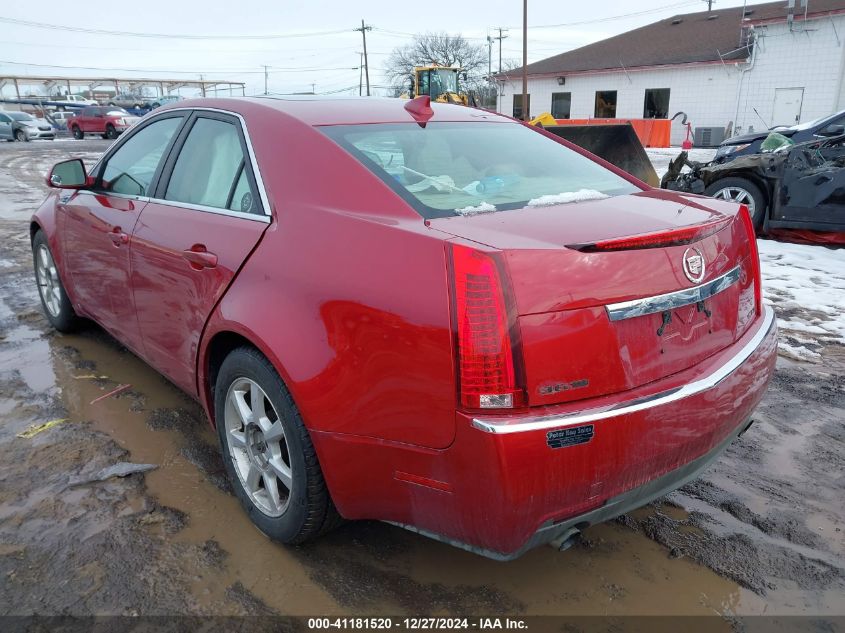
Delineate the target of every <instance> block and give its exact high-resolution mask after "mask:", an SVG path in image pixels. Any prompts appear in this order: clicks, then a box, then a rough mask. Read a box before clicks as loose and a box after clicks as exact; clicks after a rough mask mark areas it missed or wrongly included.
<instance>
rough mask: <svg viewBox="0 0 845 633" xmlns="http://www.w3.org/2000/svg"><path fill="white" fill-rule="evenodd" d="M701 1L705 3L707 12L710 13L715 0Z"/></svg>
mask: <svg viewBox="0 0 845 633" xmlns="http://www.w3.org/2000/svg"><path fill="white" fill-rule="evenodd" d="M703 2H706V3H707V12H708V13H710V12H711V11H712V10H713V3H714V2H716V0H703Z"/></svg>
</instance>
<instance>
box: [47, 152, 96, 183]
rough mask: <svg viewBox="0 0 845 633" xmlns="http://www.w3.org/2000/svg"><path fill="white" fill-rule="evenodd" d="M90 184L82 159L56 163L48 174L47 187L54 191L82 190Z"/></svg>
mask: <svg viewBox="0 0 845 633" xmlns="http://www.w3.org/2000/svg"><path fill="white" fill-rule="evenodd" d="M87 184H88V174H87V173H86V172H85V164H84V163H83V162H82V159H81V158H73V159H71V160H66V161H62V162H61V163H56V164H55V165H53V168H52V169H51V170H50V173H49V174H47V186H48V187H52V188H53V189H82V188H83V187H84V186H85V185H87Z"/></svg>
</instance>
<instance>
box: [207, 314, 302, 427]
mask: <svg viewBox="0 0 845 633" xmlns="http://www.w3.org/2000/svg"><path fill="white" fill-rule="evenodd" d="M240 347H249V348H252V349H254V350H256V351H257V352H258V353H259V354H261V355H262V356H264V358H266V359H267V361H268V362H269V363H270V364H271V365H272V366H273V368H274V369H275V370H276V373H277V374H279V377H280V378H281V379H282V382H283V383H284V384H285V386H286V387H287V389H288V391H290V389H291V384H290V380H289V377H288V375H287V372H285V371H284V368H283V367H281V366H280V363H279V361H278V359H276V358H275V357H274V356H273V354H271V353H268V351H267V349H266V347H265V346H264V345H262V344H261V343H259V342H257V341H256V340H254V339H253V337H251V336H248V335H246V334H244V333H242V332H236V331H235V330H232V329H221V330H219V331H217V332H215V333H214V334H212V335H211V337H210V338H209V340H208V343H205V344H203V346H202V347H201V354H202V356H201V358H200V365H199V367H198V369H199V375H198V379H199V382H200V384H199V385H198V387H199V390H198V391H199V394H200V396H201V397H202V398H203V400H204V402H203V404H204V405H205V407H206V411H207V412H208V417H209V421H210V423H211V425H212V426H216V424H217V421H216V420H215V419H214V385H215V383H216V382H217V376H218V375H219V373H220V367H221V365H222V364H223V361H224V360H226V357H227V356H228V355H229V354H230V353H231V352H233V351H234V350H236V349H238V348H240ZM291 397H292V398H293V394H291ZM294 400H295V399H294Z"/></svg>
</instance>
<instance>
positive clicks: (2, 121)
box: [0, 113, 15, 140]
mask: <svg viewBox="0 0 845 633" xmlns="http://www.w3.org/2000/svg"><path fill="white" fill-rule="evenodd" d="M0 138H2V139H6V140H8V139H12V138H15V134H14V132H13V130H12V119H11V118H10V117H8V116H6V115H5V114H2V113H0Z"/></svg>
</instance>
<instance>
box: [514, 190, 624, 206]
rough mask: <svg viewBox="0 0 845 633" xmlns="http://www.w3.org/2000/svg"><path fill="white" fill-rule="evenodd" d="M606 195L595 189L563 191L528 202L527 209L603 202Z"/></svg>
mask: <svg viewBox="0 0 845 633" xmlns="http://www.w3.org/2000/svg"><path fill="white" fill-rule="evenodd" d="M608 197H609V196H608V195H607V194H604V193H602V192H601V191H596V190H595V189H579V190H578V191H564V192H563V193H557V194H551V195H548V196H540V197H539V198H533V199H531V200H529V201H528V205H527V206H529V207H548V206H551V205H554V204H569V203H570V202H585V201H587V200H603V199H605V198H608Z"/></svg>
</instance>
